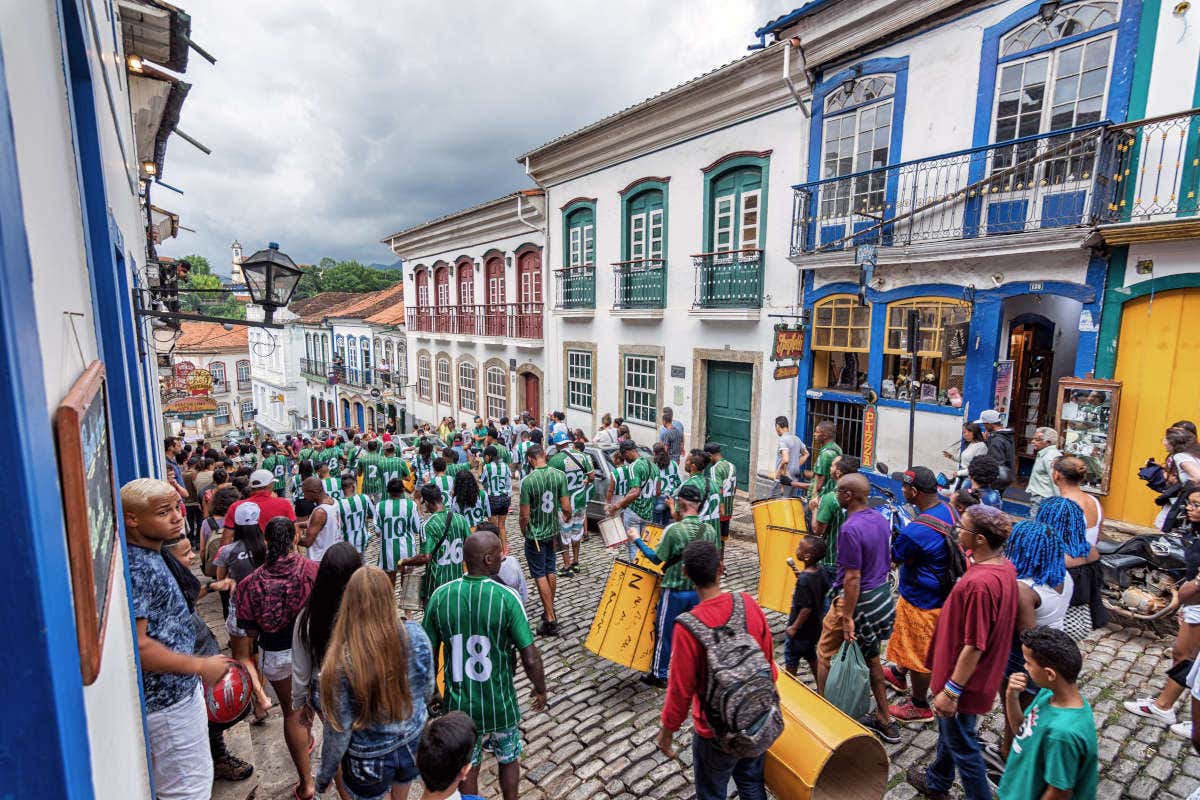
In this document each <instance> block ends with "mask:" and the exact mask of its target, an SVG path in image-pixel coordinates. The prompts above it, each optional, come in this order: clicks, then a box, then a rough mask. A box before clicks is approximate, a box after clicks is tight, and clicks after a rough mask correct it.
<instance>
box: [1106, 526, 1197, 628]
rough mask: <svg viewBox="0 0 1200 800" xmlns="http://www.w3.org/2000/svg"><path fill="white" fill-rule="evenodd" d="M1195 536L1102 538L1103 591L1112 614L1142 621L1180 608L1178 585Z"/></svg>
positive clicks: (1166, 616) (1163, 616)
mask: <svg viewBox="0 0 1200 800" xmlns="http://www.w3.org/2000/svg"><path fill="white" fill-rule="evenodd" d="M1193 542H1194V539H1193V537H1191V536H1187V537H1185V536H1183V535H1181V534H1179V533H1148V534H1143V535H1141V536H1134V537H1133V538H1131V539H1128V540H1126V541H1124V542H1120V543H1118V542H1109V541H1105V540H1101V541H1100V542H1099V543H1098V544H1097V545H1096V547H1097V549H1098V550H1099V551H1100V566H1101V569H1102V572H1103V576H1104V588H1103V590H1102V592H1101V594H1102V598H1103V601H1104V606H1105V608H1107V609H1108V611H1109V613H1110V614H1113V615H1116V616H1117V617H1120V618H1122V619H1124V620H1127V621H1129V622H1133V623H1140V624H1153V623H1155V622H1158V621H1165V622H1167V623H1168V625H1169V624H1170V623H1171V621H1172V620H1173V618H1174V615H1175V612H1176V611H1178V610H1179V590H1178V586H1179V584H1180V583H1182V582H1183V581H1186V580H1189V579H1190V578H1192V577H1193V576H1191V575H1189V574H1187V567H1186V561H1185V559H1184V554H1185V552H1186V551H1187V549H1188V547H1190V546H1191V545H1192V544H1193Z"/></svg>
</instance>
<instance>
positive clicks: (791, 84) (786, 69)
mask: <svg viewBox="0 0 1200 800" xmlns="http://www.w3.org/2000/svg"><path fill="white" fill-rule="evenodd" d="M793 47H794V48H796V56H797V58H798V59H799V62H800V72H802V73H804V75H805V79H806V80H809V85H811V84H812V81H811V79H809V78H808V65H807V62H806V61H805V59H804V48H803V47H801V46H800V38H799V37H797V36H793V37H792V38H791V39H788V40H787V41H786V42H784V43H783V82H784V83H786V84H787V87H788V91H790V92H791V93H792V97H794V98H796V107H797V108H799V109H800V113H801V114H803V115H804V116H805V117H806V118H807V117H810V116H811V115H810V113H809V110H808V106H807V105H805V103H804V99H803V98H802V97H800V89H799V88H797V86H796V82H795V81H793V80H792V48H793Z"/></svg>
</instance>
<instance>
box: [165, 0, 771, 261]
mask: <svg viewBox="0 0 1200 800" xmlns="http://www.w3.org/2000/svg"><path fill="white" fill-rule="evenodd" d="M180 5H182V6H183V7H185V8H186V9H187V10H188V11H189V12H190V13H191V14H192V15H193V17H192V36H193V38H194V39H195V40H196V41H197V42H198V43H199V44H200V45H201V46H203V47H205V48H206V49H208V50H209V51H210V52H211V53H213V55H215V56H216V57H217V64H216V66H212V65H210V64H209V63H208V62H206V61H204V60H202V59H201V58H199V57H197V56H196V55H195V54H193V55H192V57H191V59H190V62H189V69H188V72H187V75H186V76H184V79H185V80H186V81H188V82H190V83H191V84H192V89H191V92H190V94H189V95H188V98H187V101H186V102H185V103H184V107H183V116H182V119H181V120H180V124H179V127H180V128H181V129H182V130H184V131H186V132H187V133H189V134H191V135H192V136H194V137H196V138H197V139H199V140H200V141H202V142H204V143H205V144H206V145H208V146H209V147H211V148H212V150H213V153H212V155H211V156H204V155H203V154H202V153H200V152H199V151H197V150H195V149H194V148H193V147H192V146H191V145H189V144H187V143H186V142H184V141H182V140H181V139H179V138H178V137H174V138H172V140H171V141H170V144H169V145H168V149H167V158H166V166H165V169H164V172H163V176H162V177H163V180H165V181H167V182H168V183H170V184H172V185H173V186H177V187H179V188H181V189H183V190H184V191H185V192H186V194H185V195H183V196H179V195H176V194H174V193H172V192H169V191H167V190H165V189H163V188H161V187H158V188H156V189H155V194H154V202H155V203H157V204H160V205H163V206H165V207H167V208H170V209H172V210H174V211H177V212H179V213H180V215H181V223H182V224H183V225H186V226H187V227H189V228H195V229H196V231H197V232H196V233H194V234H193V233H188V232H186V231H181V232H180V235H179V238H178V239H176V240H173V241H171V242H170V243H168V245H167V246H164V247H162V248H160V251H161V252H162V253H163V254H164V255H174V256H180V255H185V254H187V253H193V252H197V253H200V254H202V255H205V256H207V257H208V258H209V259H210V260H211V261H212V262H213V264H214V267H215V268H216V269H218V270H219V271H223V272H227V271H228V263H227V262H228V255H229V249H228V247H229V243H230V242H232V241H233V240H234V239H235V238H237V239H239V240H240V241H241V242H242V244H243V245H244V246H245V247H246V248H247V249H248V250H254V249H257V248H258V247H262V246H265V243H266V242H267V241H269V240H274V241H278V242H280V243H281V245H282V249H283V250H284V251H285V252H287V253H289V254H290V255H291V256H292V257H293V258H295V259H296V260H297V261H300V262H302V263H312V262H314V261H316V260H318V259H320V258H321V257H322V256H326V255H328V256H332V257H334V258H339V259H340V258H357V259H359V260H360V261H363V262H364V263H372V262H380V263H391V262H392V261H393V260H394V258H393V257H392V256H391V253H390V252H389V251H388V250H387V248H386V247H384V246H383V245H381V244H379V240H380V239H381V238H382V237H384V236H385V235H387V234H389V233H392V232H394V231H397V230H400V229H402V228H405V227H408V226H410V225H414V224H417V223H420V222H422V221H424V220H427V219H430V218H433V217H436V216H439V215H441V214H444V213H447V212H450V211H454V210H456V209H459V208H464V207H466V206H470V205H473V204H475V203H478V202H481V201H483V200H488V199H491V198H493V197H498V196H500V195H503V194H505V193H506V192H510V191H512V190H514V189H517V188H525V187H527V186H530V185H531V184H530V183H528V181H527V179H526V177H525V175H524V173H523V170H522V169H521V167H520V166H518V165H517V163H516V162H515V161H514V157H515V156H516V155H518V154H520V153H522V152H524V151H526V150H528V149H531V148H533V147H535V146H537V145H539V144H541V143H543V142H545V141H547V140H548V139H551V138H553V137H555V136H557V135H559V134H561V133H564V132H567V131H570V130H573V129H575V128H578V127H580V126H582V125H585V124H587V123H589V122H592V121H594V120H596V119H599V118H600V117H602V116H605V115H607V114H610V113H612V112H614V111H616V110H619V109H621V108H623V107H625V106H627V105H630V104H632V103H635V102H637V101H639V100H641V99H644V98H646V97H648V96H650V95H652V94H655V93H657V92H659V91H662V90H663V89H666V88H669V87H671V86H674V85H675V84H678V83H680V82H682V81H685V80H687V79H689V78H691V77H693V76H695V75H698V74H700V73H701V72H704V71H707V70H709V69H711V68H713V67H714V66H717V65H720V64H723V63H726V62H728V61H731V60H734V59H737V58H740V57H742V56H743V55H745V54H746V45H747V44H749V43H750V42H751V41H752V34H753V31H754V29H755V28H756V27H758V26H759V25H760V24H761V23H762V22H764V21H765V20H767V19H769V18H771V17H773V16H776V15H778V14H780V13H783V12H784V11H787V10H789V9H790V8H791V6H792V5H794V3H790V2H789V0H740V2H739V0H725V1H724V2H722V0H644V1H643V2H636V0H569V2H563V0H556V1H555V2H532V1H529V0H518V1H517V2H510V3H499V2H484V1H483V0H455V2H432V1H430V0H423V1H422V2H417V1H416V0H391V1H390V2H385V1H384V0H286V1H285V2H279V0H211V1H210V0H205V1H204V2H200V0H191V2H188V0H182V2H181V3H180Z"/></svg>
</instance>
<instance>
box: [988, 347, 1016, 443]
mask: <svg viewBox="0 0 1200 800" xmlns="http://www.w3.org/2000/svg"><path fill="white" fill-rule="evenodd" d="M1012 390H1013V362H1012V361H1009V360H1007V359H1006V360H1004V361H998V362H996V394H995V396H994V398H993V400H992V408H994V409H995V410H996V411H999V412H1000V421H1001V422H1002V423H1003V424H1004V426H1005V427H1008V408H1009V406H1010V405H1011V404H1012Z"/></svg>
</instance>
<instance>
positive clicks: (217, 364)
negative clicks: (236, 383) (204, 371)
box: [208, 361, 229, 392]
mask: <svg viewBox="0 0 1200 800" xmlns="http://www.w3.org/2000/svg"><path fill="white" fill-rule="evenodd" d="M208 371H209V372H210V373H212V382H213V388H212V390H213V391H214V392H224V391H227V390H228V389H229V387H228V386H226V385H225V362H224V361H210V362H208Z"/></svg>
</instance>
